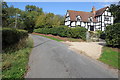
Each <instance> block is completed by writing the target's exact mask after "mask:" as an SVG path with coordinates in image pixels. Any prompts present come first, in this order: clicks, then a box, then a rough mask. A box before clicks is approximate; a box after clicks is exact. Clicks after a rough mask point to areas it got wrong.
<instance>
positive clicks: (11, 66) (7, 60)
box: [2, 38, 33, 79]
mask: <svg viewBox="0 0 120 80" xmlns="http://www.w3.org/2000/svg"><path fill="white" fill-rule="evenodd" d="M26 42H27V44H26V48H23V49H20V50H18V51H15V52H7V53H2V79H5V78H10V79H14V78H24V74H25V72H26V71H27V65H28V60H29V53H30V52H31V49H32V47H33V40H32V39H31V38H29V39H27V41H26Z"/></svg>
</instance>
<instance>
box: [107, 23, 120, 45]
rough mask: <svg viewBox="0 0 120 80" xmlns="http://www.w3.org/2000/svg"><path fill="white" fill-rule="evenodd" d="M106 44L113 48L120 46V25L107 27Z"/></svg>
mask: <svg viewBox="0 0 120 80" xmlns="http://www.w3.org/2000/svg"><path fill="white" fill-rule="evenodd" d="M105 34H106V39H105V40H106V43H107V45H109V46H112V47H119V46H120V23H116V24H114V25H111V26H107V27H106V31H105Z"/></svg>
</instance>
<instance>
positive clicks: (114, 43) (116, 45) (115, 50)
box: [99, 23, 120, 69]
mask: <svg viewBox="0 0 120 80" xmlns="http://www.w3.org/2000/svg"><path fill="white" fill-rule="evenodd" d="M105 41H106V46H105V47H103V50H102V55H101V57H100V59H99V60H100V61H102V62H104V63H106V64H108V65H110V66H113V67H114V68H117V69H120V65H119V61H120V52H119V51H120V23H116V24H114V25H111V26H107V27H106V31H105Z"/></svg>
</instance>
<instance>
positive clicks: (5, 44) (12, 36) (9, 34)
mask: <svg viewBox="0 0 120 80" xmlns="http://www.w3.org/2000/svg"><path fill="white" fill-rule="evenodd" d="M27 37H28V33H27V31H25V30H18V29H13V28H3V29H2V48H3V50H4V49H6V48H10V47H12V46H14V45H15V44H17V43H18V42H19V41H20V40H22V39H25V38H27Z"/></svg>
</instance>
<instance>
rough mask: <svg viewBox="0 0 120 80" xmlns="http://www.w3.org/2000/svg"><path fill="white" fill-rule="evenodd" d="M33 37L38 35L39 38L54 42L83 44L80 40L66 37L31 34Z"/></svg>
mask: <svg viewBox="0 0 120 80" xmlns="http://www.w3.org/2000/svg"><path fill="white" fill-rule="evenodd" d="M33 34H35V35H39V36H42V37H46V38H49V39H52V40H56V41H71V42H83V40H82V39H75V38H67V37H60V36H59V37H58V36H54V37H52V36H48V35H44V34H39V33H33Z"/></svg>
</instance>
